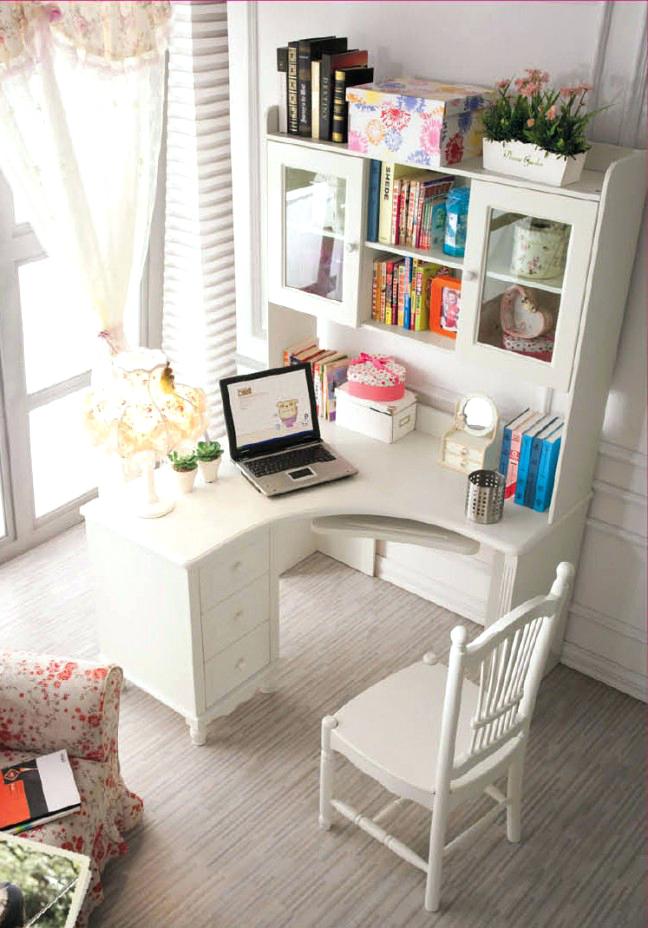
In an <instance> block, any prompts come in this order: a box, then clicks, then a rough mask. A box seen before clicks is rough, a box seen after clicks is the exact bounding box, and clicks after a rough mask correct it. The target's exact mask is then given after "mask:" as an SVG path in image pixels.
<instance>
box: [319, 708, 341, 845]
mask: <svg viewBox="0 0 648 928" xmlns="http://www.w3.org/2000/svg"><path fill="white" fill-rule="evenodd" d="M336 727H337V719H336V718H334V717H333V716H332V715H325V716H324V718H323V719H322V753H321V755H320V805H319V826H320V828H323V829H324V830H325V831H328V829H329V828H330V827H331V815H332V812H333V806H332V805H331V798H332V796H333V778H334V773H335V769H334V759H333V751H332V750H331V731H332V730H333V729H334V728H336Z"/></svg>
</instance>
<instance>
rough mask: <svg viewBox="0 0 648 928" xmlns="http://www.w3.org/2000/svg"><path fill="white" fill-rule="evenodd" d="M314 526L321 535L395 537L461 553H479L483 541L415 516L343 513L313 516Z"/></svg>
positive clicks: (392, 538)
mask: <svg viewBox="0 0 648 928" xmlns="http://www.w3.org/2000/svg"><path fill="white" fill-rule="evenodd" d="M311 528H312V529H313V531H314V532H316V533H317V534H318V535H348V536H352V537H354V538H374V539H375V540H376V541H393V542H396V543H398V544H403V545H422V546H423V547H425V548H438V549H439V550H442V551H454V552H456V553H457V554H476V553H477V551H479V542H478V541H475V540H474V539H472V538H467V537H466V536H465V535H460V534H459V533H458V532H452V531H450V530H449V529H446V528H441V527H440V526H439V525H430V524H428V523H427V522H418V521H416V520H415V519H398V518H394V517H393V516H372V515H340V516H321V517H320V518H318V519H313V521H312V522H311Z"/></svg>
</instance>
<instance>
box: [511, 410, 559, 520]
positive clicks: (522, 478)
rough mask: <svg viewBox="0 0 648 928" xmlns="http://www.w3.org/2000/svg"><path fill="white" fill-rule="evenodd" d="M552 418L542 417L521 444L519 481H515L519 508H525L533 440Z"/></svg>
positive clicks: (525, 435)
mask: <svg viewBox="0 0 648 928" xmlns="http://www.w3.org/2000/svg"><path fill="white" fill-rule="evenodd" d="M551 418H552V417H551V416H550V415H548V416H542V418H541V419H538V421H537V422H536V423H535V424H534V425H533V426H532V428H530V429H528V430H527V431H526V432H525V433H524V435H523V436H522V442H521V444H520V460H519V461H518V471H517V479H516V481H515V496H514V499H515V502H516V503H517V504H518V506H524V496H525V493H526V489H527V482H528V476H529V466H530V464H531V450H532V448H533V439H534V438H535V436H536V435H540V434H541V433H542V432H543V431H544V429H545V428H546V426H547V425H548V424H549V422H550V421H551Z"/></svg>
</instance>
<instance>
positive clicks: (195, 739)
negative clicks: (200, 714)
mask: <svg viewBox="0 0 648 928" xmlns="http://www.w3.org/2000/svg"><path fill="white" fill-rule="evenodd" d="M185 721H186V723H187V725H188V726H189V737H190V738H191V743H192V744H193V745H194V746H195V747H197V748H199V747H202V746H203V744H205V742H206V741H207V723H206V722H202V721H201V720H200V719H191V718H189V719H185Z"/></svg>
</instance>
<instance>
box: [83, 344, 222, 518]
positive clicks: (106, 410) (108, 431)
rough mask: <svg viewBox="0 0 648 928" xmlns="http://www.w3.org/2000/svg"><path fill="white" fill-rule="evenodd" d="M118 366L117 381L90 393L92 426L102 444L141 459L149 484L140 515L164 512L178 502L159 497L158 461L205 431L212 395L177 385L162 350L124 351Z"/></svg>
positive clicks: (121, 454) (115, 364)
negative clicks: (155, 476) (208, 401)
mask: <svg viewBox="0 0 648 928" xmlns="http://www.w3.org/2000/svg"><path fill="white" fill-rule="evenodd" d="M112 369H113V377H112V380H111V382H110V383H109V384H108V385H107V386H105V387H99V388H98V389H91V390H90V391H89V392H88V394H87V396H86V403H85V411H84V412H85V423H86V427H87V429H88V432H89V433H90V436H91V440H92V442H93V444H95V445H96V446H101V447H102V448H104V450H106V451H108V452H112V453H115V454H117V455H119V457H121V458H125V459H132V458H137V460H138V461H139V462H140V464H141V466H142V470H143V475H144V479H145V485H146V494H145V496H144V497H143V498H142V501H141V505H140V506H139V507H138V515H140V516H143V517H145V518H155V517H157V516H163V515H165V514H166V513H167V512H170V511H171V509H173V503H172V502H170V501H164V500H160V499H159V498H158V495H157V493H156V490H155V480H154V467H155V462H156V461H157V460H162V459H163V458H165V457H166V456H167V454H168V453H169V452H170V451H173V450H174V449H175V448H177V447H178V446H179V445H181V444H182V443H183V442H190V441H195V440H196V439H197V438H198V437H199V436H200V435H201V434H202V433H203V432H204V431H205V428H206V424H207V398H206V396H205V394H204V392H203V391H202V390H200V389H198V388H197V387H189V386H186V385H185V384H176V383H175V382H174V380H173V374H172V373H171V368H170V367H169V363H168V361H167V358H166V355H165V354H163V352H161V351H158V350H157V349H152V348H137V349H135V350H133V351H124V352H121V353H120V354H118V355H116V357H115V358H114V359H113V362H112Z"/></svg>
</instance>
